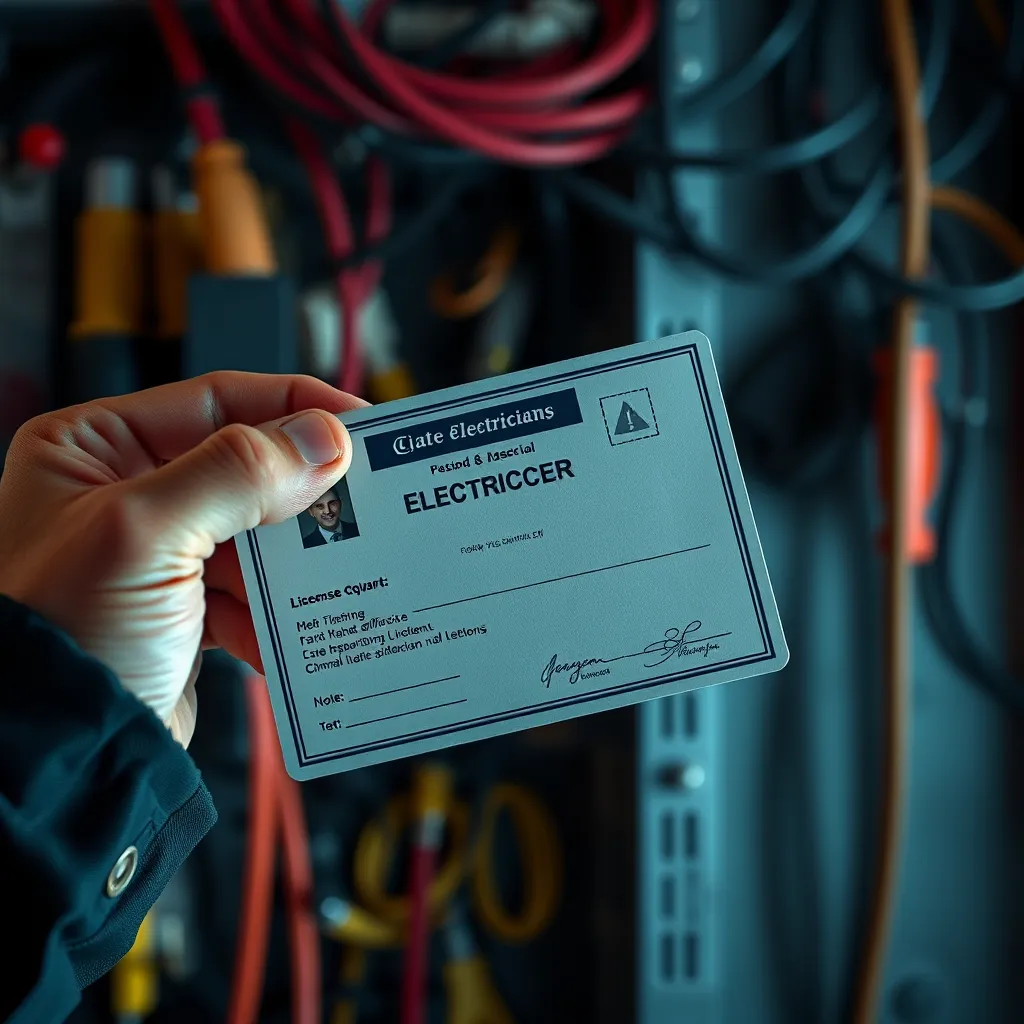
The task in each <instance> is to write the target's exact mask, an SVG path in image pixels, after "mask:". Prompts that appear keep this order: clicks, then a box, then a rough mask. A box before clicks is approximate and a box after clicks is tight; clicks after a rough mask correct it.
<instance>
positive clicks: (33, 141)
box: [18, 124, 64, 171]
mask: <svg viewBox="0 0 1024 1024" xmlns="http://www.w3.org/2000/svg"><path fill="white" fill-rule="evenodd" d="M18 156H19V157H20V158H21V160H22V162H23V163H26V164H28V165H29V166H30V167H35V168H36V169H37V170H40V171H52V170H53V169H54V168H55V167H57V166H58V165H59V164H60V162H61V161H62V160H63V159H64V136H63V135H61V133H60V132H59V131H58V130H57V129H56V128H54V127H53V125H52V124H33V125H29V126H28V128H26V129H25V130H24V131H23V132H22V133H21V137H20V138H19V139H18Z"/></svg>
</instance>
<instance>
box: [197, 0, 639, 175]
mask: <svg viewBox="0 0 1024 1024" xmlns="http://www.w3.org/2000/svg"><path fill="white" fill-rule="evenodd" d="M393 2H394V0H371V3H370V6H369V8H368V9H367V12H366V14H365V16H364V18H363V21H362V24H361V26H357V25H356V24H355V23H354V22H353V21H352V20H351V19H350V18H349V16H348V15H347V14H346V13H345V11H344V10H343V8H342V6H341V4H339V3H338V2H337V0H330V2H329V3H328V4H326V7H327V9H328V13H324V12H323V11H322V10H321V5H319V4H318V3H317V2H316V0H247V2H245V3H244V4H243V3H240V2H239V0H213V7H214V10H215V11H216V13H217V16H218V18H219V20H220V23H221V25H222V27H223V29H224V32H225V34H226V35H227V36H228V38H229V39H230V40H231V41H232V43H233V45H234V46H235V48H236V49H237V50H238V52H239V53H240V54H241V55H242V56H243V57H244V58H245V60H246V61H247V62H248V63H249V64H250V65H251V66H252V67H253V69H254V70H255V71H256V72H257V73H258V74H259V75H260V76H261V77H263V78H264V79H265V80H266V81H267V82H269V83H270V84H271V85H273V86H274V87H275V88H276V89H278V90H280V91H281V92H282V93H283V94H284V95H285V96H286V97H287V98H288V99H289V100H290V101H292V102H293V103H295V104H297V105H299V106H300V107H302V108H303V109H305V110H306V111H308V112H309V113H311V114H316V115H318V116H320V117H324V118H329V119H332V120H335V121H338V122H339V123H342V124H346V123H348V124H351V123H355V122H370V123H372V124H375V125H377V126H378V127H380V128H382V129H384V130H386V131H390V132H396V133H400V134H402V135H406V136H413V137H419V138H428V139H433V140H435V141H436V140H441V141H443V142H446V143H452V144H455V145H458V146H462V147H464V148H466V149H470V150H473V151H474V152H478V153H481V154H482V155H484V156H487V157H490V158H491V159H494V160H497V161H500V162H503V163H508V164H517V165H525V166H535V167H550V166H567V165H574V164H581V163H585V162H588V161H591V160H595V159H597V158H599V157H601V156H603V155H604V154H606V153H607V152H609V150H611V149H613V148H614V147H615V146H617V145H618V144H619V143H620V142H621V141H622V140H623V138H624V137H625V136H626V135H627V134H628V132H629V130H630V126H631V125H632V123H633V121H634V120H635V119H636V117H637V116H638V115H639V114H640V113H641V112H642V111H643V110H644V108H645V107H646V105H647V103H648V99H649V94H648V91H647V90H646V89H645V88H644V87H641V86H634V85H625V86H619V87H617V91H614V92H610V91H607V90H609V87H611V86H612V85H613V83H615V82H616V80H617V79H619V78H620V77H621V76H622V75H623V74H625V73H626V72H627V71H628V70H629V69H630V68H631V67H632V66H633V65H634V64H635V63H636V62H637V61H638V60H639V58H640V57H641V56H642V55H643V53H644V51H645V50H646V49H647V46H648V45H649V43H650V41H651V39H652V37H653V34H654V28H655V24H656V6H655V0H596V3H597V7H598V11H599V14H600V20H601V31H600V34H599V37H598V39H597V41H596V43H595V44H594V47H593V51H592V52H591V53H590V55H589V56H586V57H583V58H582V59H576V49H575V47H567V48H565V50H564V51H563V52H561V53H560V54H553V55H547V56H546V57H545V58H543V59H541V60H538V61H533V62H527V63H526V64H523V65H520V66H518V67H514V68H511V69H508V70H506V71H505V72H504V73H500V74H496V75H491V76H488V77H486V78H482V77H467V76H461V75H458V74H455V73H452V72H448V73H445V72H436V71H428V70H425V69H423V68H418V67H415V66H413V65H411V64H407V63H405V62H404V61H401V60H399V59H397V58H395V57H393V56H391V55H390V54H388V53H385V52H384V51H383V50H382V49H381V48H380V47H379V46H378V45H377V44H376V42H375V36H376V34H377V30H378V28H379V26H380V24H381V21H382V19H383V17H384V15H385V14H386V12H387V9H388V7H389V6H390V5H391V4H392V3H393ZM596 93H602V95H600V96H595V95H594V94H596Z"/></svg>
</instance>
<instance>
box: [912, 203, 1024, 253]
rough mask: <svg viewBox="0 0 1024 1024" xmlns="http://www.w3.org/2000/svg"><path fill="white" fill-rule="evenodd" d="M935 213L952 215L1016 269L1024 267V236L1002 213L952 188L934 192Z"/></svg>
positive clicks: (933, 206) (933, 207)
mask: <svg viewBox="0 0 1024 1024" xmlns="http://www.w3.org/2000/svg"><path fill="white" fill-rule="evenodd" d="M932 209H933V210H943V211H944V212H946V213H952V214H954V215H955V216H957V217H959V218H960V219H961V220H963V221H966V222H967V223H968V224H970V225H971V226H972V227H975V228H977V229H978V231H980V232H981V233H982V234H983V235H986V236H987V237H988V239H989V241H991V242H992V244H993V245H995V246H996V248H998V249H999V250H1000V251H1001V252H1002V254H1003V255H1004V256H1005V257H1006V258H1007V259H1008V260H1009V261H1010V262H1011V263H1012V264H1013V265H1014V266H1015V267H1019V266H1024V236H1022V235H1021V233H1020V231H1018V230H1017V228H1016V227H1015V226H1014V225H1013V224H1011V223H1010V222H1009V221H1008V220H1007V219H1006V218H1005V217H1004V216H1003V215H1002V214H1001V213H1000V212H999V211H998V210H995V209H993V208H992V207H991V206H989V205H988V203H986V202H985V201H984V200H982V199H979V198H978V197H977V196H975V195H971V193H970V192H964V191H963V189H959V188H954V187H953V186H952V185H936V186H935V188H933V189H932Z"/></svg>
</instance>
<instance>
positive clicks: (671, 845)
mask: <svg viewBox="0 0 1024 1024" xmlns="http://www.w3.org/2000/svg"><path fill="white" fill-rule="evenodd" d="M675 833H676V829H675V817H674V815H673V814H672V812H671V811H666V812H665V813H664V814H663V815H662V816H661V856H662V857H663V858H664V859H665V860H672V858H673V857H674V856H675V855H676V844H675Z"/></svg>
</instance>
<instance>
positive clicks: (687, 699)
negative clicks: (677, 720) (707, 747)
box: [683, 693, 698, 739]
mask: <svg viewBox="0 0 1024 1024" xmlns="http://www.w3.org/2000/svg"><path fill="white" fill-rule="evenodd" d="M697 726H698V722H697V697H696V696H695V695H694V694H692V693H687V694H684V695H683V735H685V736H686V737H687V738H688V739H693V737H694V736H696V735H697Z"/></svg>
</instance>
